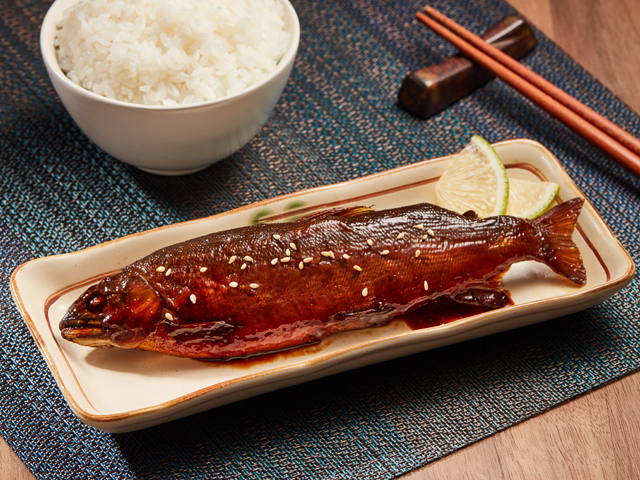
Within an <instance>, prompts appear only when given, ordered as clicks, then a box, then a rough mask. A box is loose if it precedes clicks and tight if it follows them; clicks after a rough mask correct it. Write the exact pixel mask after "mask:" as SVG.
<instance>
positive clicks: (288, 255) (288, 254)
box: [284, 248, 291, 257]
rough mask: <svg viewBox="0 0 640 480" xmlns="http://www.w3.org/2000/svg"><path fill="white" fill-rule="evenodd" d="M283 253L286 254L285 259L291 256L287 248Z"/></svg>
mask: <svg viewBox="0 0 640 480" xmlns="http://www.w3.org/2000/svg"><path fill="white" fill-rule="evenodd" d="M284 253H286V254H287V257H290V256H291V250H289V249H288V248H287V249H286V250H285V251H284Z"/></svg>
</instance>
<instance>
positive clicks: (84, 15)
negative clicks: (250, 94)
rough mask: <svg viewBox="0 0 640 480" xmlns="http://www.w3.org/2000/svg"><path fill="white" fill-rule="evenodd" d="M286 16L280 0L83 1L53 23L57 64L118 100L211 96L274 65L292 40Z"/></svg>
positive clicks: (161, 101) (174, 101)
mask: <svg viewBox="0 0 640 480" xmlns="http://www.w3.org/2000/svg"><path fill="white" fill-rule="evenodd" d="M283 13H284V7H283V5H282V3H281V2H280V1H279V0H127V1H124V0H84V1H81V2H80V3H78V4H77V5H75V6H74V7H72V8H70V9H68V10H67V11H65V13H64V18H63V19H62V21H61V22H60V25H59V26H58V33H57V37H56V40H55V45H56V47H57V55H58V62H59V64H60V68H61V69H62V70H63V71H64V72H65V73H66V75H67V76H68V77H69V79H71V80H72V81H73V82H75V83H77V84H78V85H80V86H82V87H84V88H86V89H87V90H91V91H92V92H94V93H97V94H98V95H103V96H105V97H107V98H111V99H115V100H122V101H125V102H131V103H140V104H145V105H181V104H182V105H183V104H190V103H197V102H204V101H209V100H215V99H217V98H221V97H224V96H227V95H231V94H234V93H237V92H240V91H242V90H244V89H245V88H247V87H248V86H249V85H252V84H254V83H256V82H258V81H259V80H261V79H262V78H264V77H265V76H267V75H268V74H269V73H270V72H272V71H273V70H274V69H275V68H276V65H277V62H278V60H279V59H280V58H281V57H282V55H283V54H284V52H285V50H286V48H287V46H288V44H289V38H290V34H289V33H288V32H286V31H285V29H284V20H283Z"/></svg>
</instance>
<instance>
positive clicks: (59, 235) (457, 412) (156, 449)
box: [0, 0, 640, 479]
mask: <svg viewBox="0 0 640 480" xmlns="http://www.w3.org/2000/svg"><path fill="white" fill-rule="evenodd" d="M293 3H294V6H295V7H296V10H297V12H298V14H299V16H300V22H301V27H302V32H303V34H302V39H301V45H300V51H299V54H298V57H297V61H296V64H295V67H294V71H293V74H292V77H291V79H290V81H289V83H288V85H287V87H286V90H285V92H284V94H283V96H282V98H281V100H280V102H279V104H278V106H277V108H276V110H275V112H274V114H273V116H272V117H271V119H270V121H269V123H268V124H267V125H266V126H265V127H264V129H263V130H262V131H261V133H260V134H259V135H258V136H257V137H256V138H255V139H253V140H252V141H251V143H250V144H249V145H248V146H246V147H245V148H244V149H242V151H240V152H239V153H237V154H236V155H234V156H232V157H231V158H229V159H227V160H225V161H223V162H220V163H218V164H216V165H214V166H212V167H211V168H209V169H207V170H205V171H203V172H201V173H198V174H197V175H191V176H186V177H178V178H175V177H173V178H164V177H159V176H153V175H150V174H146V173H143V172H141V171H138V170H135V169H134V168H131V167H129V166H127V165H124V164H122V163H120V162H117V161H114V160H113V159H112V158H110V157H109V156H108V155H106V154H105V153H104V152H102V151H101V150H100V149H98V148H97V147H96V146H95V145H93V144H92V143H91V142H90V141H89V140H87V138H86V137H85V136H84V135H83V134H82V133H81V132H80V131H79V130H78V128H77V127H76V125H75V124H74V122H73V121H72V120H71V119H70V117H69V116H68V115H67V113H66V112H65V110H64V108H63V107H62V105H61V103H60V101H59V100H58V98H57V96H56V94H55V92H54V91H53V88H52V87H51V85H50V83H49V80H48V78H47V76H46V72H45V69H44V66H43V63H42V59H41V57H40V53H39V45H38V32H39V26H40V24H41V22H42V19H43V17H44V14H45V12H46V10H47V8H48V3H47V2H41V1H36V0H22V1H20V2H2V3H0V68H1V74H0V182H1V184H0V198H1V202H0V211H1V216H0V275H1V281H2V282H1V284H2V287H1V290H0V306H1V307H2V315H1V316H0V325H1V328H0V382H1V385H0V407H1V410H0V435H2V436H3V437H4V438H5V439H6V440H7V441H8V442H9V444H10V445H11V447H12V448H13V449H14V450H15V451H16V452H17V454H18V455H19V456H20V458H21V459H22V460H23V461H24V462H25V463H26V464H27V466H28V467H29V468H30V469H31V471H32V472H33V473H34V474H35V475H36V476H37V477H38V478H47V479H51V478H63V479H67V478H190V479H212V478H221V479H222V478H225V479H226V478H287V479H289V478H313V479H321V478H376V479H377V478H391V477H394V476H397V475H399V474H402V473H404V472H408V471H410V470H412V469H415V468H417V467H420V466H422V465H425V464H426V463H428V462H430V461H432V460H435V459H437V458H439V457H441V456H442V455H445V454H447V453H449V452H452V451H454V450H456V449H458V448H460V447H463V446H465V445H468V444H469V443H472V442H474V441H477V440H479V439H481V438H483V437H485V436H487V435H491V434H492V433H495V432H497V431H499V430H501V429H504V428H506V427H508V426H510V425H513V424H514V423H517V422H519V421H522V420H523V419H526V418H528V417H530V416H532V415H535V414H537V413H539V412H541V411H543V410H545V409H547V408H549V407H551V406H553V405H556V404H558V403H560V402H562V401H564V400H567V399H569V398H571V397H573V396H575V395H578V394H580V393H583V392H585V391H587V390H589V389H592V388H594V387H596V386H598V385H601V384H602V383H604V382H607V381H609V380H611V379H614V378H616V377H618V376H620V375H623V374H625V373H628V372H630V371H632V370H634V369H636V368H638V367H639V366H640V350H639V346H640V344H639V341H640V330H639V327H638V321H637V318H638V317H639V316H640V307H639V306H638V302H637V298H638V284H637V282H636V281H634V282H633V284H632V285H631V286H630V287H629V288H628V289H626V290H625V291H623V292H621V293H620V294H618V295H617V296H615V297H613V298H612V299H610V300H608V301H607V302H605V303H603V304H602V305H599V306H598V307H596V308H592V309H590V310H587V311H583V312H581V313H578V314H575V315H572V316H569V317H565V318H562V319H557V320H554V321H551V322H546V323H543V324H539V325H535V326H531V327H527V328H524V329H520V330H515V331H511V332H507V333H503V334H499V335H495V336H492V337H487V338H482V339H479V340H475V341H471V342H467V343H465V344H464V345H453V346H450V347H447V348H442V349H439V350H436V351H430V352H426V353H423V354H419V355H413V356H410V357H407V358H403V359H399V360H395V361H390V362H386V363H383V364H380V365H375V366H372V367H367V368H362V369H359V370H356V371H351V372H347V373H344V374H340V375H335V376H332V377H329V378H325V379H322V380H318V381H314V382H310V383H308V384H304V385H300V386H296V387H292V388H288V389H285V390H281V391H278V392H274V393H271V394H267V395H262V396H261V397H259V398H253V399H249V400H245V401H242V402H238V403H236V404H232V405H228V406H225V407H221V408H218V409H215V410H212V411H209V412H206V413H202V414H199V415H195V416H192V417H189V418H186V419H183V420H179V421H175V422H172V423H168V424H164V425H161V426H157V427H153V428H149V429H146V430H143V431H139V432H134V433H128V434H108V433H104V432H102V431H99V430H96V429H93V428H90V427H87V426H85V425H83V424H82V423H80V422H79V421H78V420H77V419H76V418H75V416H74V415H73V414H72V413H71V411H70V410H69V408H68V407H67V405H66V403H65V402H64V400H63V398H62V395H61V394H60V392H59V391H58V389H57V387H56V386H55V384H54V380H53V378H52V376H51V374H50V373H49V370H48V369H47V367H46V365H45V362H44V360H43V359H42V358H41V356H40V353H39V351H38V349H37V348H36V345H35V343H34V342H33V340H32V339H31V336H30V334H29V332H28V330H27V328H26V326H25V325H24V323H23V321H22V319H21V318H20V315H19V314H18V311H17V309H16V307H15V305H14V304H13V301H12V299H11V296H10V293H9V285H8V283H9V277H10V275H11V272H12V271H13V269H14V268H15V267H17V266H18V265H20V264H21V263H23V262H25V261H27V260H30V259H33V258H37V257H40V256H44V255H52V254H58V253H64V252H69V251H73V250H77V249H81V248H84V247H88V246H90V245H96V244H98V243H101V242H104V241H106V240H111V239H114V238H117V237H120V236H123V235H127V234H131V233H134V232H138V231H141V230H145V229H149V228H152V227H157V226H161V225H166V224H169V223H173V222H179V221H183V220H189V219H193V218H198V217H202V216H207V215H212V214H216V213H219V212H223V211H225V210H229V209H232V208H235V207H239V206H241V205H246V204H249V203H251V202H254V201H258V200H263V199H266V198H270V197H273V196H276V195H281V194H286V193H290V192H294V191H296V190H299V189H302V188H307V187H314V186H319V185H324V184H329V183H334V182H338V181H343V180H348V179H352V178H356V177H359V176H362V175H366V174H370V173H374V172H379V171H383V170H387V169H389V168H392V167H396V166H399V165H406V164H410V163H414V162H417V161H419V160H421V159H423V158H425V157H431V156H439V155H443V154H449V153H453V152H455V151H457V150H458V149H459V148H461V147H462V145H463V144H464V143H466V141H467V140H468V139H469V137H470V135H471V134H472V133H478V134H480V135H482V136H484V137H485V138H487V139H488V140H490V141H499V140H504V139H508V138H514V137H525V138H531V139H534V140H537V141H539V142H541V143H543V144H545V145H546V146H548V147H549V148H550V149H551V150H552V151H553V152H554V153H555V154H556V155H557V156H558V157H559V159H560V160H561V161H562V163H563V164H564V166H565V168H566V170H567V172H568V173H569V175H571V177H572V178H573V179H574V181H575V182H576V183H577V184H578V186H579V187H580V188H581V189H582V190H583V191H584V192H585V194H586V195H587V196H588V198H589V199H590V200H591V201H592V202H593V203H594V205H595V207H596V208H597V209H598V210H599V211H600V213H601V214H602V215H603V217H604V218H605V220H606V221H607V223H608V224H609V226H610V227H611V228H612V229H613V231H614V232H615V233H616V234H617V235H618V238H619V239H620V241H621V242H622V244H623V245H624V246H625V247H626V248H627V249H628V251H629V252H630V253H631V255H632V256H633V258H634V260H635V261H636V262H637V261H638V259H639V258H640V257H639V250H638V244H637V240H636V239H637V238H638V237H639V236H640V228H639V227H638V221H637V217H638V215H639V213H640V197H639V190H638V189H639V186H640V185H639V182H638V180H637V179H635V178H634V177H632V176H631V175H630V174H628V173H626V172H625V171H623V170H622V169H621V168H619V167H618V166H617V165H615V164H613V163H612V162H611V161H610V160H608V159H606V158H605V157H604V156H603V155H602V154H600V153H599V152H598V151H597V150H595V149H593V148H592V147H590V146H589V145H588V144H586V143H585V142H584V141H582V140H580V139H579V138H577V137H576V136H575V135H573V134H572V133H571V132H569V131H568V130H567V129H566V128H564V127H563V126H561V125H559V124H558V123H556V122H555V121H554V120H552V119H550V118H549V117H548V116H547V115H546V114H544V113H543V112H542V111H540V110H539V109H538V108H537V107H535V106H533V105H532V104H531V103H529V102H528V101H526V100H525V99H523V98H522V97H521V96H520V95H519V94H517V93H515V92H514V91H513V90H511V89H509V88H508V87H506V86H505V85H504V84H502V83H501V82H499V81H492V82H490V83H489V84H488V85H487V86H486V87H484V88H482V89H481V90H478V91H477V92H476V93H474V94H473V95H471V96H469V97H467V98H465V99H463V100H462V101H460V102H459V103H458V104H456V105H455V106H454V107H452V108H450V109H449V110H447V111H446V112H443V113H442V114H440V115H438V116H436V117H434V118H432V119H430V120H428V121H421V120H417V119H415V118H413V117H411V116H410V115H408V114H407V113H405V112H404V111H403V110H401V109H400V108H398V105H397V102H396V96H397V92H398V88H399V86H400V82H401V81H402V78H403V77H404V76H405V75H406V74H407V73H408V72H409V71H412V70H415V69H417V68H420V67H422V66H425V65H429V64H434V63H439V62H441V61H442V60H443V59H445V58H446V57H447V56H448V55H450V54H452V53H453V52H454V50H453V48H452V47H451V46H449V45H448V44H446V43H445V42H444V41H442V40H441V39H439V38H438V37H436V36H435V35H434V34H432V33H431V32H430V31H428V30H427V29H426V28H424V27H422V26H420V25H418V24H417V23H416V22H415V21H414V20H413V18H414V14H415V12H416V11H419V10H420V9H421V8H422V7H423V3H422V0H404V1H383V0H367V1H355V0H324V1H318V2H314V1H308V0H294V2H293ZM433 5H434V6H435V7H436V8H438V9H440V10H441V11H443V12H444V13H446V14H447V15H449V16H451V17H452V18H454V19H455V20H456V21H458V22H459V23H461V24H462V25H464V26H466V27H467V28H469V29H471V30H473V31H475V32H482V31H484V30H486V28H488V27H489V26H491V25H493V24H494V23H495V22H497V21H498V20H500V19H501V18H503V17H504V16H506V15H508V14H512V13H514V12H513V11H512V9H511V8H510V7H509V6H508V5H507V4H505V3H503V2H502V1H501V0H438V1H435V2H433ZM538 38H539V40H540V43H539V45H538V47H537V48H536V50H535V52H534V53H533V54H531V55H529V56H528V57H527V58H526V59H525V60H524V63H525V64H526V65H528V66H530V67H531V68H532V69H534V70H535V71H537V72H539V73H541V74H542V75H543V76H545V77H546V78H548V79H549V80H551V81H552V82H554V83H556V84H557V85H559V86H561V87H562V88H564V89H566V90H568V91H569V92H570V93H571V94H572V95H574V96H575V97H577V98H578V99H580V100H581V101H582V102H584V103H586V104H588V105H590V106H591V107H592V108H594V109H595V110H597V111H599V112H601V113H603V114H605V115H606V116H608V117H609V118H610V119H612V120H613V121H614V122H616V123H618V124H620V125H621V126H622V127H623V128H625V129H627V130H629V131H630V132H631V133H633V134H635V135H636V136H637V135H638V134H640V119H639V118H638V117H637V116H636V115H635V114H634V113H633V112H631V111H630V110H629V109H628V108H627V107H625V106H624V105H623V104H622V103H621V102H620V101H619V100H617V99H616V98H615V97H614V96H613V95H612V94H611V93H610V92H608V91H607V90H606V89H605V88H604V87H603V86H602V85H600V84H599V83H598V82H596V81H595V80H594V79H593V78H592V77H590V76H589V75H588V74H587V73H585V71H584V70H582V69H581V68H580V67H578V66H577V65H576V64H575V63H574V62H573V61H572V60H571V59H569V58H568V57H567V56H566V55H565V54H564V53H562V52H561V51H560V50H559V49H558V48H557V47H556V46H555V45H554V44H553V43H551V42H550V41H548V40H547V39H546V38H544V37H543V36H542V35H541V34H539V33H538Z"/></svg>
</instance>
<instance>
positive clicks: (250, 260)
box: [244, 255, 253, 262]
mask: <svg viewBox="0 0 640 480" xmlns="http://www.w3.org/2000/svg"><path fill="white" fill-rule="evenodd" d="M244 261H245V262H253V258H251V257H250V256H249V255H247V256H246V257H244Z"/></svg>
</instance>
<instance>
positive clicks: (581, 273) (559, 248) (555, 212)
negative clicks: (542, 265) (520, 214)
mask: <svg viewBox="0 0 640 480" xmlns="http://www.w3.org/2000/svg"><path fill="white" fill-rule="evenodd" d="M583 203H584V198H574V199H571V200H568V201H566V202H564V203H561V204H560V205H558V206H556V207H554V208H552V209H551V210H549V211H548V212H546V213H545V214H543V215H541V216H539V217H538V218H535V219H533V220H532V223H533V224H535V225H537V226H538V227H541V228H542V229H543V230H545V232H546V233H547V235H548V237H549V242H550V244H551V247H552V251H551V253H550V254H549V255H548V256H547V258H545V259H544V260H545V261H546V262H547V263H548V265H549V266H550V267H551V268H552V269H553V270H555V271H556V272H557V273H559V274H561V275H564V276H565V277H567V278H568V279H569V280H571V281H572V282H574V283H577V284H578V285H584V284H585V283H587V272H586V270H585V268H584V263H583V262H582V255H581V254H580V250H578V247H577V246H576V244H575V243H573V240H571V236H572V234H573V231H574V230H575V228H576V223H577V222H578V215H580V212H581V210H582V204H583Z"/></svg>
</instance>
